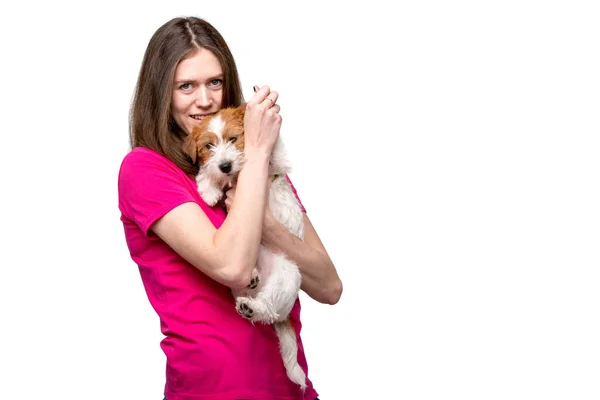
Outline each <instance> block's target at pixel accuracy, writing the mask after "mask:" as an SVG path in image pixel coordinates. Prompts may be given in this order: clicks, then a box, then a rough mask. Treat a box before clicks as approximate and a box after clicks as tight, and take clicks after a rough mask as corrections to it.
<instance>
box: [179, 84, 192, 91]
mask: <svg viewBox="0 0 600 400" xmlns="http://www.w3.org/2000/svg"><path fill="white" fill-rule="evenodd" d="M191 88H192V85H190V84H189V83H183V84H181V85H180V86H179V89H183V90H188V89H191Z"/></svg>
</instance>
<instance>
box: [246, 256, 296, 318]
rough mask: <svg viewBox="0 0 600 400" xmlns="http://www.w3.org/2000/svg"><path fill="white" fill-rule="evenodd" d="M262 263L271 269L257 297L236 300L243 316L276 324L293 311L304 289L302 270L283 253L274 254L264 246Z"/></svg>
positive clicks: (260, 257)
mask: <svg viewBox="0 0 600 400" xmlns="http://www.w3.org/2000/svg"><path fill="white" fill-rule="evenodd" d="M258 264H259V265H261V266H262V267H263V268H266V270H267V273H266V275H267V278H266V279H265V278H264V277H263V280H262V282H261V285H262V286H261V288H260V290H259V291H258V292H257V293H256V296H253V297H249V296H240V297H237V298H236V309H237V311H238V313H239V314H241V315H243V316H244V317H246V318H248V319H250V320H251V321H252V322H262V323H265V324H272V323H273V322H276V321H283V320H285V319H286V318H287V316H288V314H289V312H290V311H291V309H292V307H293V306H294V303H295V302H296V299H297V298H298V292H299V290H300V284H301V276H300V271H299V270H298V267H297V266H296V265H295V264H294V263H292V262H291V261H290V260H288V259H287V258H285V256H283V255H281V254H273V253H271V252H269V251H268V250H266V249H265V248H263V247H261V250H260V251H259V259H258Z"/></svg>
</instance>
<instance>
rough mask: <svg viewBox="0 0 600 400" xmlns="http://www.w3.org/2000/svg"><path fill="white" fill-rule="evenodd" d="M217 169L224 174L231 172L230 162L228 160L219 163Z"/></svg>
mask: <svg viewBox="0 0 600 400" xmlns="http://www.w3.org/2000/svg"><path fill="white" fill-rule="evenodd" d="M219 169H220V170H221V172H223V173H224V174H228V173H230V172H231V163H230V162H224V163H221V164H219Z"/></svg>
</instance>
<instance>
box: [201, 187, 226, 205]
mask: <svg viewBox="0 0 600 400" xmlns="http://www.w3.org/2000/svg"><path fill="white" fill-rule="evenodd" d="M221 197H223V192H221V191H220V190H209V191H207V192H205V193H202V200H204V202H205V203H206V204H208V205H209V206H210V207H213V206H214V205H215V204H217V203H218V202H219V200H221Z"/></svg>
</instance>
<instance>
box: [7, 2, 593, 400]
mask: <svg viewBox="0 0 600 400" xmlns="http://www.w3.org/2000/svg"><path fill="white" fill-rule="evenodd" d="M392 3H393V2H389V3H388V2H383V1H367V2H361V3H352V2H339V3H335V2H326V1H318V2H307V1H303V2H289V3H288V2H277V3H276V2H272V3H264V2H257V1H245V2H235V1H227V2H217V1H211V2H208V1H189V2H176V1H163V2H150V1H144V2H137V3H133V2H128V1H120V2H114V3H106V2H98V3H94V4H87V2H80V3H79V4H76V3H73V4H67V3H65V2H41V1H40V2H36V3H33V2H20V3H19V5H18V8H16V7H17V6H16V5H15V4H8V3H7V2H5V3H3V4H4V5H2V6H1V7H2V10H1V12H0V15H1V16H0V40H1V48H0V52H1V54H2V61H1V62H0V84H1V86H0V96H1V105H0V106H1V108H0V109H1V110H2V111H1V115H2V118H1V119H0V132H1V133H2V139H1V140H0V152H1V157H0V163H1V168H0V171H2V172H1V174H2V175H1V181H2V187H3V190H2V195H1V196H0V201H1V202H2V207H1V209H2V211H3V212H2V218H1V220H0V232H2V237H3V239H2V241H1V243H2V244H1V246H2V251H1V252H0V265H1V269H0V310H1V314H0V318H1V319H0V397H2V398H5V399H10V400H16V399H32V400H38V399H61V400H82V399H86V400H87V399H90V400H92V399H94V400H95V399H99V400H100V399H102V400H108V399H132V400H138V399H139V400H152V399H155V400H158V399H162V389H163V385H164V362H165V359H164V355H163V354H162V352H161V350H160V348H159V341H160V340H161V339H162V336H161V334H160V331H159V323H158V318H157V316H156V314H155V313H154V311H153V310H152V308H151V307H150V304H149V302H148V300H147V298H146V295H145V292H144V290H143V287H142V284H141V280H140V277H139V273H138V271H137V267H136V266H135V264H134V263H133V262H132V261H131V259H130V258H129V253H128V250H127V248H126V244H125V240H124V235H123V228H122V225H121V222H120V221H119V217H120V214H119V211H118V208H117V173H118V168H119V164H120V162H121V160H122V158H123V156H124V155H125V154H126V152H127V151H128V137H127V134H128V132H127V129H128V127H127V121H128V108H129V103H130V100H131V96H132V93H133V88H134V85H135V80H136V77H137V72H138V69H139V66H140V63H141V61H142V56H143V52H144V50H145V47H146V45H147V43H148V40H149V39H150V36H151V35H152V34H153V32H154V31H155V30H156V29H157V28H158V27H159V26H160V25H162V24H163V23H164V22H166V21H167V20H169V19H171V18H173V17H176V16H183V15H195V16H199V17H204V18H206V19H207V20H208V21H209V22H211V23H212V24H213V25H215V27H217V29H218V30H219V31H220V32H221V33H222V34H223V36H224V37H225V39H226V40H227V42H228V43H229V45H230V47H231V49H232V52H233V54H234V56H235V58H236V61H237V63H238V68H239V71H240V73H241V79H242V84H243V88H244V93H245V95H246V98H248V97H249V96H250V94H251V87H252V85H255V84H258V85H264V84H268V85H270V86H271V87H272V88H273V89H276V90H278V91H279V92H280V100H279V103H280V104H281V106H282V115H283V117H284V124H283V128H282V137H283V138H284V140H285V142H286V144H287V147H288V149H289V152H290V154H291V157H292V160H293V162H294V166H295V170H294V173H293V174H292V180H293V181H294V183H295V185H296V187H297V189H298V191H299V194H300V196H301V199H302V200H303V202H304V204H305V206H306V208H307V210H308V212H309V215H310V217H311V219H312V221H313V223H314V224H315V226H316V228H317V231H318V232H319V234H320V235H321V238H322V240H323V242H324V243H325V245H326V247H327V249H328V250H329V252H330V255H331V257H332V259H333V260H334V262H335V265H336V267H337V269H338V270H339V274H340V276H341V278H342V280H343V283H344V287H345V290H344V294H343V297H342V300H341V301H340V302H339V303H338V304H337V305H335V306H333V307H331V306H325V305H320V304H317V303H315V302H313V301H311V300H310V299H309V298H307V297H306V296H304V295H303V297H302V301H303V322H304V330H303V340H304V344H305V348H306V353H307V356H308V359H309V367H310V377H311V378H312V380H313V382H314V384H315V386H316V388H317V390H318V391H319V392H320V395H321V396H320V397H321V399H323V400H348V399H350V400H353V399H357V400H360V399H406V400H420V399H427V400H429V399H436V400H437V399H460V400H466V399H477V400H481V399H485V400H487V399H511V400H514V399H569V400H571V399H578V400H584V399H596V400H597V399H598V398H600V383H599V381H600V339H599V338H600V315H599V313H600V290H599V286H600V271H599V267H600V263H599V259H600V254H599V240H600V211H599V210H600V207H599V206H600V187H599V178H600V176H599V175H600V165H599V164H600V157H599V150H600V148H599V147H600V146H599V145H600V137H599V134H600V129H599V126H600V118H599V110H600V108H599V106H600V72H599V71H600V51H599V49H600V24H599V23H598V21H599V19H600V13H599V12H598V8H597V6H596V5H595V2H593V1H589V2H584V1H503V2H500V1H498V2H489V1H488V2H482V1H453V2H445V1H420V2H398V3H397V4H395V5H394V7H395V8H392V5H391V4H392Z"/></svg>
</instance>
